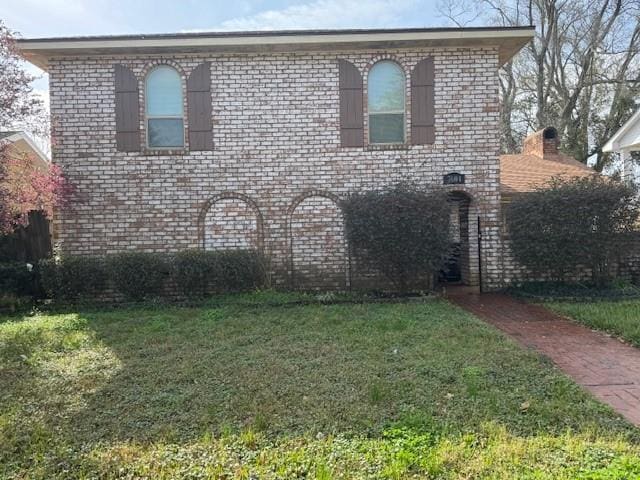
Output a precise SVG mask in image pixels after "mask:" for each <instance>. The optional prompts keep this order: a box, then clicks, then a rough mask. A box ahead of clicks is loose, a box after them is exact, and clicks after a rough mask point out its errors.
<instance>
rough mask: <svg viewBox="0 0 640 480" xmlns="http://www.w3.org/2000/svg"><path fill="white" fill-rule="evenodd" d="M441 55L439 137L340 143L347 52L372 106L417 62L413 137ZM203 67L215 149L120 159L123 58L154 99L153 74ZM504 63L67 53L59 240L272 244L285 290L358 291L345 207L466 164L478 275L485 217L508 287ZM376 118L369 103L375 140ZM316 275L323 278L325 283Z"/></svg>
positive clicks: (58, 133)
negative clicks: (360, 195)
mask: <svg viewBox="0 0 640 480" xmlns="http://www.w3.org/2000/svg"><path fill="white" fill-rule="evenodd" d="M427 56H432V57H433V58H434V61H435V84H436V87H435V108H436V111H435V115H436V141H435V144H433V145H419V146H412V145H407V146H400V147H387V148H381V147H375V146H366V145H365V147H364V148H362V147H359V148H353V147H350V148H345V147H341V146H340V132H339V98H338V95H339V91H338V59H345V60H348V61H350V62H352V63H353V64H354V65H356V67H358V69H359V70H360V71H361V73H362V75H363V80H364V85H365V98H366V82H367V72H368V71H369V69H370V68H371V66H372V65H373V64H374V63H375V62H376V61H377V60H380V59H383V58H384V59H392V60H394V61H397V62H398V63H399V64H400V65H401V66H402V67H403V68H404V70H405V74H406V79H407V81H406V88H407V95H406V98H407V119H406V128H407V138H410V132H409V131H408V130H409V129H410V115H411V112H410V98H411V91H410V89H411V82H410V72H411V69H412V68H413V66H414V65H415V64H416V63H417V62H418V61H420V60H421V59H423V58H425V57H427ZM203 61H209V62H211V81H212V85H211V92H212V115H213V141H214V150H213V151H211V152H189V151H188V145H187V148H185V150H184V151H179V152H173V153H171V154H163V153H158V152H139V153H138V152H135V153H123V152H118V151H116V142H115V113H114V109H115V100H114V97H115V96H114V64H122V65H126V66H128V67H129V68H131V69H132V70H133V72H134V73H135V74H136V76H137V77H138V81H139V85H140V96H141V105H144V88H143V85H144V75H145V72H147V71H148V70H149V68H150V67H151V66H152V65H155V64H158V63H169V64H170V65H173V66H175V67H176V68H178V69H179V71H180V72H181V74H182V75H183V81H184V79H186V76H187V75H188V74H189V73H190V72H191V70H192V69H193V68H195V67H196V66H197V65H199V64H200V63H202V62H203ZM498 62H499V60H498V49H497V48H494V47H478V48H440V49H438V48H422V49H411V50H405V49H402V50H371V51H366V50H359V51H353V52H317V53H313V52H307V53H272V54H216V55H215V56H214V55H212V56H207V55H202V54H184V55H171V56H170V57H167V58H164V57H161V56H157V55H156V56H152V55H135V56H134V55H131V56H126V57H124V56H113V57H105V56H100V57H77V58H52V59H51V60H50V61H49V74H50V89H51V113H52V117H53V122H52V123H53V138H54V147H53V159H54V161H55V162H56V163H58V164H60V165H61V166H62V167H63V168H64V170H65V172H66V174H67V175H68V177H69V178H70V181H71V183H72V184H73V185H74V186H75V189H76V195H75V199H74V201H73V203H72V205H71V208H70V209H69V210H67V211H63V212H61V213H60V215H58V216H57V218H56V235H57V238H56V240H57V241H58V242H60V243H61V245H62V248H63V250H64V251H66V252H69V253H74V254H104V253H111V252H117V251H122V250H128V249H141V250H146V251H156V252H161V251H176V250H181V249H186V248H202V247H204V246H206V247H209V248H215V247H223V246H238V245H240V246H246V245H258V246H260V247H261V248H263V249H264V251H265V253H267V254H268V255H269V256H270V257H271V264H272V268H273V274H274V275H273V278H274V281H275V284H276V285H283V286H284V285H288V284H289V282H291V281H292V279H293V281H294V282H296V285H295V286H309V287H314V286H320V287H324V286H327V287H329V286H332V285H334V284H335V286H342V283H341V282H342V280H339V281H338V280H337V279H338V278H341V276H342V275H344V276H345V279H344V286H348V285H349V284H350V279H349V276H350V272H349V271H348V270H349V269H348V264H349V262H348V258H346V256H347V253H346V252H347V251H348V248H347V247H346V245H344V240H343V238H342V235H343V233H342V232H343V229H342V225H340V215H339V209H338V207H337V206H336V205H335V199H336V198H341V197H343V196H345V195H346V194H347V193H349V192H351V191H354V190H361V189H368V188H372V187H376V186H382V185H386V184H389V183H392V182H395V181H397V180H400V179H406V178H409V179H411V180H414V181H418V182H421V183H423V184H436V185H441V184H442V176H443V175H444V174H447V173H450V172H454V171H455V172H459V173H463V174H465V175H466V184H465V185H464V186H463V187H464V188H463V189H464V190H465V191H466V192H467V193H468V194H469V195H470V196H471V198H472V202H471V205H470V209H469V237H470V242H469V248H470V254H469V257H470V270H472V272H471V274H470V278H469V279H468V280H469V281H470V282H471V283H475V284H477V283H478V281H479V273H478V272H479V270H480V269H479V266H478V258H479V255H478V248H477V241H476V240H477V235H476V232H477V226H478V221H477V219H478V217H479V220H480V225H481V228H482V255H481V258H482V281H483V285H484V286H485V287H486V288H495V287H498V286H500V285H501V282H502V278H501V274H502V267H501V255H500V252H501V251H502V248H501V243H500V242H501V240H500V228H499V227H500V192H499V178H498V177H499V161H498V155H499V138H498V137H499V136H498V131H499V130H498V109H499V104H498ZM185 101H186V100H185ZM366 118H367V116H366V101H365V131H366ZM143 119H144V116H143V115H142V116H141V127H143V124H144V121H143ZM187 127H188V126H187ZM144 134H145V132H144V128H143V131H142V133H141V135H142V136H143V137H142V138H144ZM365 143H366V142H365ZM458 190H461V189H458ZM306 197H312V198H309V199H307V198H306ZM238 218H239V219H240V220H239V223H238V222H236V220H235V219H238ZM234 222H235V223H234ZM296 272H297V274H296ZM312 272H315V278H316V280H322V281H318V282H315V283H316V284H314V280H313V278H312V277H314V275H312ZM324 280H326V282H328V283H327V285H325V282H324ZM336 282H337V283H336Z"/></svg>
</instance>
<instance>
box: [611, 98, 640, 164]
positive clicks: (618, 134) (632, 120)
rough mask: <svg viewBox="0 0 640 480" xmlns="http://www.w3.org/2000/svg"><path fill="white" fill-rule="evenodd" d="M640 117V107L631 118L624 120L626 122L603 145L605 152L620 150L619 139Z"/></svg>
mask: <svg viewBox="0 0 640 480" xmlns="http://www.w3.org/2000/svg"><path fill="white" fill-rule="evenodd" d="M639 118H640V108H639V109H638V110H636V112H635V113H634V114H633V115H631V117H630V118H629V120H627V121H626V122H624V124H623V125H622V126H621V127H620V128H619V129H618V131H617V132H616V133H614V134H613V135H612V136H611V138H610V139H609V140H608V141H607V143H605V144H604V145H603V146H602V151H603V152H606V153H608V152H615V151H617V150H620V146H619V144H618V139H619V138H620V137H622V136H623V135H624V134H625V133H627V131H628V130H629V129H630V128H631V126H632V125H633V124H634V123H635V122H636V121H637V120H638V119H639Z"/></svg>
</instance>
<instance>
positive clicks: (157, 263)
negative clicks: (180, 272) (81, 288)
mask: <svg viewBox="0 0 640 480" xmlns="http://www.w3.org/2000/svg"><path fill="white" fill-rule="evenodd" d="M106 263H107V270H108V272H109V276H110V278H111V281H112V283H113V286H114V288H115V289H116V291H118V292H120V293H122V294H123V295H124V296H125V298H127V299H129V300H143V299H144V298H146V297H155V296H159V295H160V294H161V293H162V289H163V287H164V284H165V281H166V279H167V277H168V276H169V273H170V271H171V269H170V266H169V259H168V258H167V256H166V255H163V254H158V253H144V252H123V253H117V254H115V255H110V256H109V257H107V259H106Z"/></svg>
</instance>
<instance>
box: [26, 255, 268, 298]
mask: <svg viewBox="0 0 640 480" xmlns="http://www.w3.org/2000/svg"><path fill="white" fill-rule="evenodd" d="M38 271H39V276H40V281H41V284H42V287H43V289H44V291H45V292H46V294H47V296H48V297H50V298H54V299H63V300H77V299H79V298H94V297H100V296H101V295H103V294H104V293H106V292H107V291H108V290H109V289H113V290H114V291H116V292H118V293H120V294H122V295H123V296H124V297H125V298H126V299H128V300H136V301H139V300H144V299H146V298H153V297H159V296H162V295H163V294H165V293H167V292H168V291H171V287H175V289H176V290H177V291H178V293H181V294H183V295H185V296H187V297H198V296H204V295H207V294H210V293H225V292H238V291H247V290H252V289H255V288H259V287H262V286H264V285H265V281H266V269H265V260H264V258H263V257H262V256H261V255H260V254H259V253H257V252H255V251H253V250H226V251H216V252H211V251H202V250H186V251H182V252H178V253H175V254H158V253H143V252H126V253H118V254H114V255H107V256H104V257H89V256H64V257H61V258H51V259H46V260H42V261H41V262H40V263H39V265H38Z"/></svg>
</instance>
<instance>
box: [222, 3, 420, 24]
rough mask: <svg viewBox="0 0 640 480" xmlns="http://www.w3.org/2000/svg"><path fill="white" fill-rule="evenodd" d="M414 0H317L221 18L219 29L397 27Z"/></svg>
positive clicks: (413, 4) (412, 5)
mask: <svg viewBox="0 0 640 480" xmlns="http://www.w3.org/2000/svg"><path fill="white" fill-rule="evenodd" d="M415 5H416V0H316V1H314V2H311V3H305V4H300V5H292V6H290V7H287V8H284V9H282V10H266V11H263V12H260V13H257V14H255V15H249V16H245V17H239V18H233V19H230V20H226V21H224V22H223V23H222V24H221V25H220V26H219V28H218V29H219V30H227V31H232V30H287V29H318V28H384V27H394V26H399V25H400V24H401V21H402V17H403V14H407V13H408V12H409V11H410V10H411V8H412V7H414V6H415Z"/></svg>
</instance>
